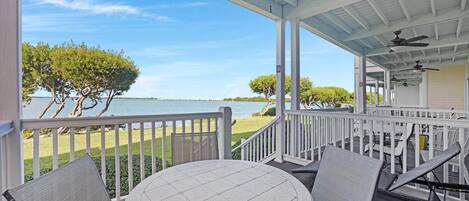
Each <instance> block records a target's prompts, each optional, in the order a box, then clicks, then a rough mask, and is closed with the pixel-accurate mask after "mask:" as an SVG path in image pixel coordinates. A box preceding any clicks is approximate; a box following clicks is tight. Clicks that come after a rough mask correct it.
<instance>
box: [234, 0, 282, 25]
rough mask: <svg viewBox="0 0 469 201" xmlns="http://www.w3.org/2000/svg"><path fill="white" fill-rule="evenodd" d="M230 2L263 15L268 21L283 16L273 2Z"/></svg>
mask: <svg viewBox="0 0 469 201" xmlns="http://www.w3.org/2000/svg"><path fill="white" fill-rule="evenodd" d="M230 1H231V2H233V3H235V4H238V5H240V6H242V7H245V8H247V9H249V10H252V11H254V12H256V13H259V14H261V15H264V16H266V17H268V18H270V19H273V20H278V19H281V18H282V16H283V8H282V6H281V5H280V4H278V3H276V2H274V1H273V0H264V1H259V0H230Z"/></svg>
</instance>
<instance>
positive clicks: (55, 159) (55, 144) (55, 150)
mask: <svg viewBox="0 0 469 201" xmlns="http://www.w3.org/2000/svg"><path fill="white" fill-rule="evenodd" d="M57 168H59V139H58V136H57V129H56V128H52V169H53V170H55V169H57Z"/></svg>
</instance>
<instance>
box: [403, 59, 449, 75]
mask: <svg viewBox="0 0 469 201" xmlns="http://www.w3.org/2000/svg"><path fill="white" fill-rule="evenodd" d="M427 70H433V71H439V70H440V69H437V68H424V67H423V66H422V65H421V64H420V61H419V60H417V61H415V66H414V67H412V68H409V69H404V70H400V71H401V72H402V71H414V72H421V73H423V72H425V71H427Z"/></svg>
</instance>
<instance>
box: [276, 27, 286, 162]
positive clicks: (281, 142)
mask: <svg viewBox="0 0 469 201" xmlns="http://www.w3.org/2000/svg"><path fill="white" fill-rule="evenodd" d="M276 23H277V56H276V57H277V65H276V76H277V86H276V93H275V94H276V95H275V99H276V106H275V107H276V116H277V117H278V118H279V119H278V123H277V133H276V134H277V135H276V138H277V139H276V147H277V150H276V154H277V156H276V157H275V161H277V162H283V153H284V152H285V20H283V19H279V20H278V21H277V22H276Z"/></svg>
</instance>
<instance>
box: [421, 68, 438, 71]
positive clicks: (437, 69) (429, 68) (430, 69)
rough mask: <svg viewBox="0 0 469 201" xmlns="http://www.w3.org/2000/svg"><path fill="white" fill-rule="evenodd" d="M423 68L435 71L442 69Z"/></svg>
mask: <svg viewBox="0 0 469 201" xmlns="http://www.w3.org/2000/svg"><path fill="white" fill-rule="evenodd" d="M422 69H423V70H434V71H440V69H438V68H422Z"/></svg>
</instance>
